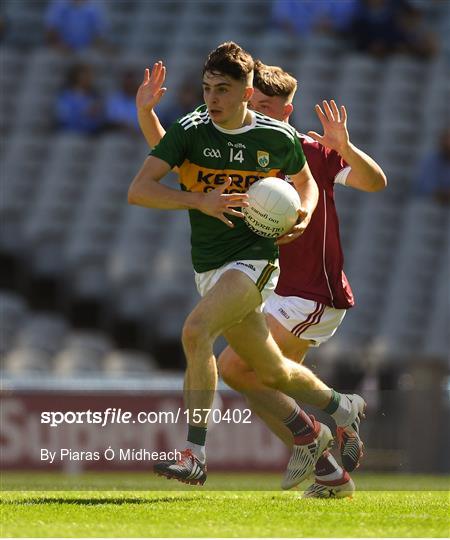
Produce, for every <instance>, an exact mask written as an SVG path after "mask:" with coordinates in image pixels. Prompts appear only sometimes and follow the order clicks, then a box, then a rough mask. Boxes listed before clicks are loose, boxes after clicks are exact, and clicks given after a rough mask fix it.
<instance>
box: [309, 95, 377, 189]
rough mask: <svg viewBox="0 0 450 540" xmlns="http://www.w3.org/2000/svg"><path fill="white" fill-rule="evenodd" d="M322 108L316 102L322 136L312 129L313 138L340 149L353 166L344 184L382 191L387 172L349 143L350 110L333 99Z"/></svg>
mask: <svg viewBox="0 0 450 540" xmlns="http://www.w3.org/2000/svg"><path fill="white" fill-rule="evenodd" d="M322 105H323V110H322V108H321V107H320V105H316V107H315V109H316V113H317V116H318V117H319V120H320V122H321V124H322V127H323V135H319V134H318V133H316V132H315V131H309V132H308V135H309V136H310V137H312V138H313V139H314V140H316V141H317V142H319V143H320V144H322V145H323V146H326V147H327V148H330V149H331V150H334V151H335V152H337V153H338V154H339V155H340V156H341V157H342V159H343V160H344V161H345V162H346V163H347V164H348V166H349V167H350V168H351V170H350V172H349V174H348V175H347V177H346V179H345V185H346V186H350V187H353V188H356V189H360V190H362V191H370V192H374V191H380V190H382V189H384V188H385V187H386V186H387V179H386V175H385V174H384V172H383V170H382V169H381V167H380V166H379V165H378V163H376V161H374V160H373V159H372V158H371V157H370V156H368V155H367V154H366V153H364V152H363V151H362V150H360V149H359V148H357V147H356V146H355V145H354V144H352V143H351V142H350V137H349V134H348V130H347V111H346V109H345V107H344V106H343V105H341V107H340V109H339V108H338V107H337V105H336V103H335V101H334V100H331V101H330V103H328V101H325V100H324V101H323V102H322Z"/></svg>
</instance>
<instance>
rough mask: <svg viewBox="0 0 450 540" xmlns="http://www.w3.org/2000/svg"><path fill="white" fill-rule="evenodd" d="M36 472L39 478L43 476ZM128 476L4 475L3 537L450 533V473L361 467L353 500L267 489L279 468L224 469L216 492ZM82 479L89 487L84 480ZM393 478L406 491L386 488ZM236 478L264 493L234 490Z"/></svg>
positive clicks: (216, 478) (214, 483)
mask: <svg viewBox="0 0 450 540" xmlns="http://www.w3.org/2000/svg"><path fill="white" fill-rule="evenodd" d="M146 476H147V475H140V477H141V479H144V478H146ZM149 476H150V475H149ZM137 477H138V475H136V478H137ZM31 478H33V482H34V484H33V485H35V483H36V481H37V480H39V475H33V477H32V476H30V475H28V481H30V480H31ZM59 478H61V477H59ZM124 478H125V480H126V482H130V485H131V483H132V484H134V485H135V484H136V478H133V475H128V474H127V475H117V474H114V475H98V474H97V475H93V474H91V475H87V476H86V479H88V480H89V484H91V485H92V484H95V483H96V482H97V485H98V488H100V486H103V487H107V486H108V489H107V490H106V491H99V490H96V491H85V490H84V491H79V490H68V489H65V490H64V491H13V489H14V488H17V487H19V485H20V484H21V482H22V481H23V479H24V477H23V476H22V477H21V475H12V474H9V475H4V476H3V478H2V486H3V489H6V488H8V489H9V491H3V493H2V496H1V500H2V505H1V523H2V525H1V533H2V536H3V537H26V536H32V537H96V536H97V537H99V536H100V537H168V536H171V537H196V536H198V537H224V536H225V537H226V536H228V537H342V536H344V537H442V538H444V537H448V536H449V533H450V530H449V520H448V511H449V494H448V491H446V488H447V487H448V479H446V478H439V477H415V476H410V477H406V476H402V477H396V476H389V475H377V476H369V475H362V474H361V475H359V476H358V475H355V479H356V482H357V484H358V487H359V488H360V490H359V491H358V492H357V493H356V494H355V496H354V498H353V499H344V500H303V499H301V498H300V497H301V492H298V491H292V492H280V491H261V490H260V489H261V488H264V487H266V489H273V488H275V487H276V486H277V484H278V482H279V478H278V477H276V476H272V475H264V476H261V475H224V474H218V473H215V474H214V475H211V477H210V478H209V479H208V484H210V486H209V487H210V489H215V490H217V491H211V490H210V489H208V491H207V490H205V488H191V487H189V486H183V485H181V484H179V483H176V482H172V481H171V482H169V481H166V480H159V479H157V480H156V481H155V480H154V479H153V477H151V478H152V486H153V487H152V488H151V489H153V488H159V490H157V491H136V490H134V491H131V490H127V489H126V488H125V489H124V488H123V485H124V483H123V481H122V482H121V479H122V480H123V479H124ZM40 481H41V484H42V483H44V484H45V481H47V485H48V486H50V485H54V484H55V476H51V475H41V478H40ZM63 482H66V483H67V482H69V483H70V479H69V480H67V479H64V478H63ZM76 482H78V483H79V484H80V486H81V480H80V479H78V480H76ZM126 482H125V484H126ZM387 485H392V486H394V485H398V486H399V488H400V489H402V491H380V489H381V488H383V486H387ZM80 486H78V487H80ZM231 486H234V488H236V489H238V488H242V487H245V488H246V489H247V490H250V489H255V490H256V491H228V490H229V489H231ZM65 487H66V488H67V487H69V486H68V485H67V484H66V486H65ZM118 487H120V488H121V489H120V490H118ZM180 487H181V489H180ZM114 488H115V489H114ZM166 488H170V490H167V489H166ZM221 488H222V490H221ZM41 489H42V486H41ZM149 489H150V486H149ZM174 489H176V491H175V490H174ZM223 489H227V491H223ZM258 489H259V491H258ZM433 489H440V490H441V491H432V490H433ZM412 490H415V491H412Z"/></svg>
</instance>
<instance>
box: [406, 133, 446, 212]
mask: <svg viewBox="0 0 450 540" xmlns="http://www.w3.org/2000/svg"><path fill="white" fill-rule="evenodd" d="M414 187H415V194H416V195H420V196H423V197H429V198H432V199H433V200H435V201H437V202H439V203H441V204H446V205H450V128H446V129H445V130H444V131H443V132H442V133H441V135H440V137H439V144H438V147H437V149H436V150H434V151H433V152H430V153H429V154H428V155H426V156H425V157H424V158H423V160H422V162H421V163H420V164H419V169H418V174H417V177H416V180H415V186H414Z"/></svg>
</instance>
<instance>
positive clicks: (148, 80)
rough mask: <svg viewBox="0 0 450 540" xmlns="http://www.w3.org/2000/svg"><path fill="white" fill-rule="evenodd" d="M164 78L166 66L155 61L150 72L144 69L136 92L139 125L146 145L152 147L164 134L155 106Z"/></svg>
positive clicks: (162, 90)
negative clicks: (142, 77)
mask: <svg viewBox="0 0 450 540" xmlns="http://www.w3.org/2000/svg"><path fill="white" fill-rule="evenodd" d="M165 78H166V68H165V66H164V64H163V63H162V62H161V60H160V61H159V62H156V63H155V64H154V65H153V69H152V71H151V73H150V70H149V69H148V68H146V69H145V71H144V79H143V81H142V83H141V85H140V86H139V88H138V91H137V93H136V110H137V115H138V121H139V126H140V128H141V131H142V133H143V135H144V137H145V140H146V141H147V143H148V145H149V146H150V147H151V148H153V147H155V146H156V145H157V144H158V143H159V141H160V140H161V139H162V138H163V137H164V135H165V134H166V131H165V129H164V128H163V126H162V125H161V122H160V121H159V118H158V116H157V114H156V113H155V107H156V105H157V104H158V103H159V102H160V100H161V98H162V97H163V95H164V94H165V92H166V90H167V89H166V88H165V87H163V84H164V80H165Z"/></svg>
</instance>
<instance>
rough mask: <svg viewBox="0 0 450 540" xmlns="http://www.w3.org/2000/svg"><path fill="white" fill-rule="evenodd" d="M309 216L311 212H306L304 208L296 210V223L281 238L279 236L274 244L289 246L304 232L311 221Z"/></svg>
mask: <svg viewBox="0 0 450 540" xmlns="http://www.w3.org/2000/svg"><path fill="white" fill-rule="evenodd" d="M311 215H312V214H311V212H308V211H307V210H305V209H304V208H300V209H299V210H298V220H297V223H296V224H295V225H294V226H293V227H292V229H291V230H290V231H288V232H287V233H286V234H283V236H280V237H279V238H278V239H277V241H276V243H277V244H278V245H279V246H282V245H283V244H289V243H290V242H292V241H294V240H295V239H296V238H298V237H299V236H301V235H302V234H303V233H304V232H305V229H306V227H307V226H308V224H309V222H310V221H311Z"/></svg>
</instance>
